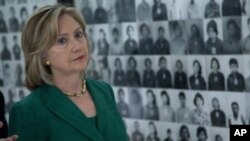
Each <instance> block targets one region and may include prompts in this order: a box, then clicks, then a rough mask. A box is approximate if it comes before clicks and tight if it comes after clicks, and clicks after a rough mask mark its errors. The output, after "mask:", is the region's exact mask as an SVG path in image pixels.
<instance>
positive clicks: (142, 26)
mask: <svg viewBox="0 0 250 141" xmlns="http://www.w3.org/2000/svg"><path fill="white" fill-rule="evenodd" d="M143 28H146V29H147V30H148V34H150V33H151V31H150V28H149V26H148V25H147V24H146V23H143V24H141V25H140V27H139V31H140V33H141V34H142V30H143Z"/></svg>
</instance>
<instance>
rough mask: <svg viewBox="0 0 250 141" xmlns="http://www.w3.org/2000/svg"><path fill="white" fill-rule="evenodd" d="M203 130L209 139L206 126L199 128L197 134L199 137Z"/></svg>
mask: <svg viewBox="0 0 250 141" xmlns="http://www.w3.org/2000/svg"><path fill="white" fill-rule="evenodd" d="M201 132H204V134H205V138H206V139H207V131H206V129H205V128H204V127H201V126H200V127H198V128H197V132H196V136H197V137H199V135H200V133H201Z"/></svg>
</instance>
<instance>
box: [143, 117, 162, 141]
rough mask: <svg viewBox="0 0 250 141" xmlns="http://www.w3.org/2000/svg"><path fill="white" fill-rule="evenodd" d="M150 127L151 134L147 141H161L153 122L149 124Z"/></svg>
mask: <svg viewBox="0 0 250 141" xmlns="http://www.w3.org/2000/svg"><path fill="white" fill-rule="evenodd" d="M148 126H149V134H148V136H147V138H146V141H160V138H159V137H158V135H157V129H156V126H155V124H154V123H153V122H152V121H151V122H149V123H148Z"/></svg>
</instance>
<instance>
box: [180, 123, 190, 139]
mask: <svg viewBox="0 0 250 141" xmlns="http://www.w3.org/2000/svg"><path fill="white" fill-rule="evenodd" d="M184 129H186V130H187V134H188V138H190V133H189V130H188V127H187V126H186V125H182V126H181V128H180V131H179V136H180V137H181V136H182V135H181V134H182V132H183V130H184Z"/></svg>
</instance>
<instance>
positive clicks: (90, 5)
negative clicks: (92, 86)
mask: <svg viewBox="0 0 250 141" xmlns="http://www.w3.org/2000/svg"><path fill="white" fill-rule="evenodd" d="M53 3H56V1H55V0H35V1H34V0H8V1H7V0H0V57H1V60H0V65H1V67H0V91H2V93H3V94H4V97H5V106H6V109H5V110H6V117H7V118H8V112H9V109H10V107H11V105H13V103H14V102H16V101H18V100H20V99H22V98H23V97H24V96H25V95H27V94H28V93H29V91H28V90H27V89H26V88H25V87H23V85H24V77H25V76H24V60H23V54H22V51H21V48H20V38H21V34H20V31H21V28H22V26H23V23H25V21H26V19H27V17H28V16H30V15H31V13H32V12H33V11H34V10H35V9H37V8H39V7H40V6H43V5H46V4H53ZM74 3H75V7H76V8H77V9H79V11H80V12H81V14H82V15H83V16H84V17H85V20H86V22H87V24H88V27H87V33H88V38H89V43H90V50H91V59H90V64H89V67H88V70H87V71H86V74H87V77H89V78H93V79H98V80H104V81H106V82H108V83H110V84H111V85H112V86H113V90H114V93H115V96H116V101H117V107H118V109H119V111H120V113H121V115H122V116H123V119H124V123H125V125H126V128H127V133H128V136H129V137H130V139H131V141H143V140H147V141H153V140H155V141H159V140H164V141H165V140H166V141H172V140H187V139H189V140H198V139H202V138H206V140H211V141H222V140H223V141H228V140H229V125H230V124H249V122H250V103H249V102H248V101H250V94H249V91H250V71H249V70H250V56H249V54H248V53H249V52H250V20H249V17H250V1H248V0H75V1H74Z"/></svg>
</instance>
